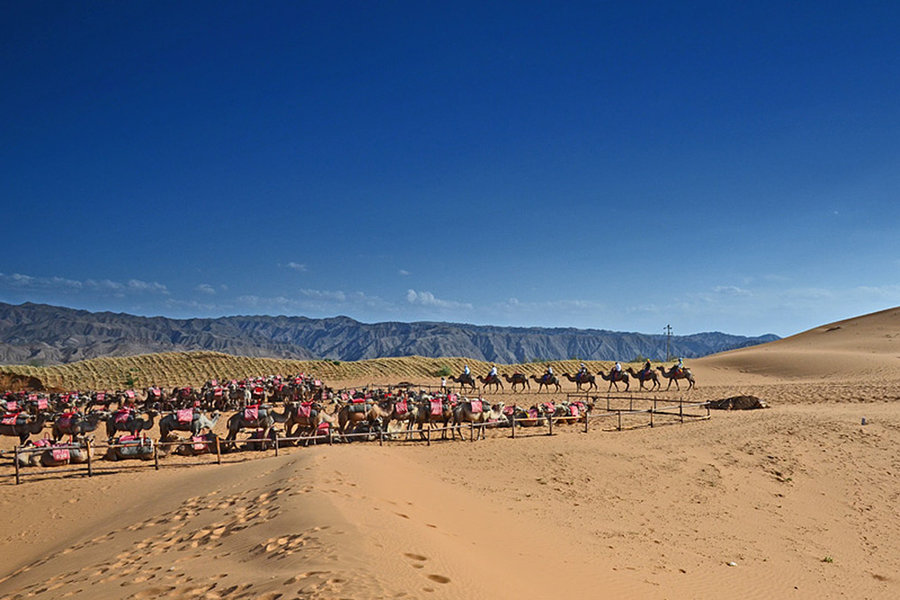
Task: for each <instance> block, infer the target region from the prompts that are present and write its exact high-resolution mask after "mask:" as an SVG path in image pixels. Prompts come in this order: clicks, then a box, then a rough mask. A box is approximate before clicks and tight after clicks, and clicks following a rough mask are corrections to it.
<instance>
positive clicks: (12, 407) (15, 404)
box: [6, 400, 19, 413]
mask: <svg viewBox="0 0 900 600" xmlns="http://www.w3.org/2000/svg"><path fill="white" fill-rule="evenodd" d="M6 410H8V411H9V412H14V413H18V412H19V401H18V400H7V401H6Z"/></svg>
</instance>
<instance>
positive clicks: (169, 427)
mask: <svg viewBox="0 0 900 600" xmlns="http://www.w3.org/2000/svg"><path fill="white" fill-rule="evenodd" d="M185 410H186V411H190V415H187V416H190V419H188V420H181V419H179V418H178V417H179V414H178V413H181V412H182V411H177V412H172V413H168V414H166V415H165V416H163V417H161V418H160V419H159V437H160V439H165V438H166V437H167V436H168V435H169V433H170V432H172V431H190V432H191V435H194V436H197V435H200V432H201V431H202V430H204V429H208V430H210V431H212V429H213V427H215V426H216V423H218V421H219V416H220V415H219V411H217V410H216V411H213V413H212V415H210V416H209V417H207V416H206V415H205V414H203V413H202V412H200V411H199V410H193V409H190V408H188V409H185ZM184 416H186V415H184V413H182V417H184Z"/></svg>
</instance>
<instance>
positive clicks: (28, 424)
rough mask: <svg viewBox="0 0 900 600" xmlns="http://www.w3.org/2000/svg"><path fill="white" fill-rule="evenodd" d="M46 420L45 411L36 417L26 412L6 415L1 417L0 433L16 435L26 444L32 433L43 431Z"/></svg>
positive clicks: (20, 441)
mask: <svg viewBox="0 0 900 600" xmlns="http://www.w3.org/2000/svg"><path fill="white" fill-rule="evenodd" d="M44 420H45V417H44V413H41V414H39V415H38V416H37V418H36V419H31V418H30V417H29V415H26V414H17V415H9V414H7V415H4V416H3V417H2V419H0V435H10V436H16V437H18V438H19V443H20V444H24V443H25V440H27V439H28V437H29V436H30V435H31V434H32V433H40V432H41V430H42V429H43V428H44Z"/></svg>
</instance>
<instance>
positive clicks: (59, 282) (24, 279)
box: [0, 273, 169, 296]
mask: <svg viewBox="0 0 900 600" xmlns="http://www.w3.org/2000/svg"><path fill="white" fill-rule="evenodd" d="M0 287H7V288H13V289H21V290H28V291H36V290H46V291H60V292H92V291H93V292H104V293H108V292H113V293H115V294H116V295H118V296H124V295H127V294H145V293H148V292H149V293H152V294H162V295H168V294H169V289H168V288H167V287H166V286H165V285H163V284H161V283H157V282H155V281H142V280H140V279H129V280H128V281H127V282H125V283H122V282H119V281H112V280H110V279H85V280H84V281H78V280H75V279H67V278H65V277H58V276H54V277H33V276H31V275H25V274H22V273H13V274H11V275H6V274H4V273H0Z"/></svg>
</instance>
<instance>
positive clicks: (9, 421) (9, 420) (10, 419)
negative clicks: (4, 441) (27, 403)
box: [0, 404, 19, 425]
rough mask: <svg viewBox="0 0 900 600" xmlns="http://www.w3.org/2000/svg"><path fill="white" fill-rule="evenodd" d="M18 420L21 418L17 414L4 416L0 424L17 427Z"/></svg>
mask: <svg viewBox="0 0 900 600" xmlns="http://www.w3.org/2000/svg"><path fill="white" fill-rule="evenodd" d="M7 406H9V404H7ZM17 418H19V413H15V414H13V415H4V416H3V419H2V420H0V423H3V424H4V425H15V424H16V419H17Z"/></svg>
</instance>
